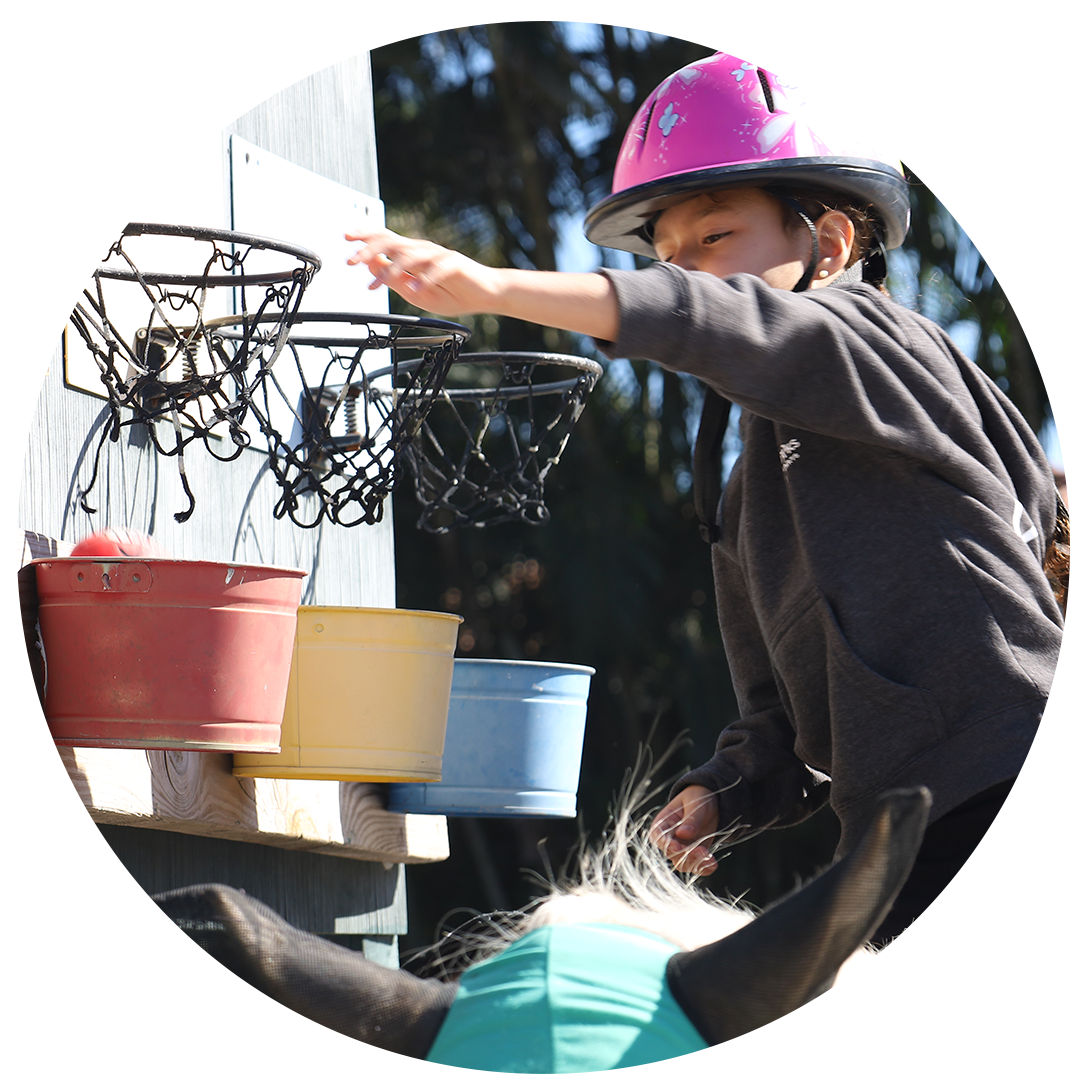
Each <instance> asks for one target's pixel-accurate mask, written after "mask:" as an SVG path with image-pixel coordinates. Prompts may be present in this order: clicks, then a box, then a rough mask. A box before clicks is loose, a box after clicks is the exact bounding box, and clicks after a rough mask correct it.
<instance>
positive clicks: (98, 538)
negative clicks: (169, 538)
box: [71, 525, 169, 559]
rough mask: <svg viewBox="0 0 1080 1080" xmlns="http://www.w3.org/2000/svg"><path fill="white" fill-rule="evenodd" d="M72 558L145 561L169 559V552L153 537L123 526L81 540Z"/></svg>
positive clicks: (111, 527) (113, 527)
mask: <svg viewBox="0 0 1080 1080" xmlns="http://www.w3.org/2000/svg"><path fill="white" fill-rule="evenodd" d="M71 555H72V557H73V558H74V557H80V558H84V559H100V558H106V559H107V558H110V557H111V558H116V557H118V556H124V555H127V556H136V557H141V558H144V559H167V558H169V555H168V552H166V551H165V549H164V548H163V547H162V546H161V545H160V544H159V543H158V542H157V541H156V540H155V539H154V538H153V537H152V536H146V535H144V534H143V533H140V532H135V530H134V529H128V528H125V527H123V526H113V525H110V526H109V527H108V528H107V529H102V530H101V531H100V532H96V533H94V534H93V535H92V536H88V537H87V538H86V539H85V540H80V541H79V542H78V543H77V544H76V545H75V547H74V548H73V549H72V551H71Z"/></svg>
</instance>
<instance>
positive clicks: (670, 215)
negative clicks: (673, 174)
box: [653, 188, 810, 289]
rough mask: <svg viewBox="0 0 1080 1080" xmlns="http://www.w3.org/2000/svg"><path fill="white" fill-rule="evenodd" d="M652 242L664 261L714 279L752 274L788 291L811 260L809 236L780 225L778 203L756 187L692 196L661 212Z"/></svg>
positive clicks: (782, 223)
mask: <svg viewBox="0 0 1080 1080" xmlns="http://www.w3.org/2000/svg"><path fill="white" fill-rule="evenodd" d="M653 246H654V248H655V249H656V254H657V256H658V257H659V258H660V259H662V260H663V261H664V262H670V263H674V264H675V265H676V266H679V267H682V268H683V269H684V270H703V271H704V272H705V273H707V274H712V275H714V276H715V277H729V276H730V275H732V274H753V275H754V276H755V277H759V278H761V279H762V280H763V281H765V282H766V283H767V284H769V285H772V286H773V287H774V288H777V289H791V288H792V287H793V286H794V285H795V284H796V283H797V282H798V281H799V279H800V278H801V277H802V274H803V271H804V270H805V268H806V262H807V260H808V259H809V258H810V234H809V232H808V231H806V230H802V231H800V232H798V233H792V232H790V231H789V230H788V229H787V228H786V227H785V215H784V210H783V207H782V206H781V204H780V203H779V202H777V200H776V199H774V198H773V197H772V196H771V195H766V194H765V192H763V191H761V190H760V189H758V188H731V189H726V190H721V191H714V192H706V193H704V194H702V195H695V196H693V197H692V198H689V199H687V200H686V201H685V202H681V203H676V205H675V206H671V207H669V208H668V209H667V210H665V211H664V212H663V213H662V214H661V215H660V217H659V218H658V219H657V221H656V225H655V228H654V232H653Z"/></svg>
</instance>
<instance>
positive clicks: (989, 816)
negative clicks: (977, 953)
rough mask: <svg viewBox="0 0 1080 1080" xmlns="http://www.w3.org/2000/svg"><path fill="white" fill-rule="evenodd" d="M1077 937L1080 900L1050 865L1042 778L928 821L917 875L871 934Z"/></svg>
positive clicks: (1008, 785) (1002, 787)
mask: <svg viewBox="0 0 1080 1080" xmlns="http://www.w3.org/2000/svg"><path fill="white" fill-rule="evenodd" d="M913 922H914V924H915V930H916V932H917V933H918V934H919V935H921V936H923V937H1077V936H1080V902H1078V901H1077V900H1075V899H1074V897H1072V895H1070V893H1069V892H1067V891H1066V889H1065V888H1064V887H1062V886H1061V885H1058V882H1057V881H1056V879H1055V878H1054V877H1053V876H1052V875H1051V874H1050V870H1049V869H1048V860H1047V852H1045V840H1044V804H1043V797H1042V779H1041V778H1040V777H1015V778H1014V779H1012V780H1008V781H1005V782H1004V783H1001V784H996V785H995V786H994V787H989V788H987V789H986V791H985V792H981V793H980V794H978V795H976V796H975V797H974V798H971V799H968V801H967V802H963V804H961V805H960V806H958V807H957V808H956V809H955V810H950V811H949V812H948V813H947V814H945V815H944V816H942V818H940V819H939V820H937V821H935V822H934V823H933V824H932V825H930V826H928V828H927V833H926V837H924V839H923V841H922V847H921V848H920V849H919V854H918V858H917V859H916V862H915V867H914V869H913V870H912V876H910V877H909V878H908V879H907V883H906V885H905V886H904V888H903V889H902V890H901V892H900V895H899V896H897V897H896V902H895V904H893V906H892V909H891V910H890V912H889V914H888V915H887V916H886V919H885V921H883V922H882V923H881V926H880V927H878V930H877V932H876V933H875V934H874V937H873V939H872V940H873V941H874V942H875V944H883V943H885V942H887V941H888V940H889V939H890V937H894V936H895V935H896V934H899V933H902V932H903V931H904V930H906V929H907V928H908V927H910V926H912V924H913Z"/></svg>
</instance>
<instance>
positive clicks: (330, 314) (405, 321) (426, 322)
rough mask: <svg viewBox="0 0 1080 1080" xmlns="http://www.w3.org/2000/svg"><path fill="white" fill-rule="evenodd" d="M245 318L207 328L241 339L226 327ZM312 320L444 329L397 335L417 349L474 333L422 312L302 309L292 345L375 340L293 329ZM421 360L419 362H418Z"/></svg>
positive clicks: (267, 318) (226, 319)
mask: <svg viewBox="0 0 1080 1080" xmlns="http://www.w3.org/2000/svg"><path fill="white" fill-rule="evenodd" d="M243 321H244V317H243V316H242V315H223V316H221V317H220V318H217V319H208V320H207V322H206V329H207V330H208V331H212V332H214V333H216V334H218V336H219V337H223V338H225V339H226V340H228V341H239V340H242V339H243V337H244V336H245V335H244V334H243V333H240V332H237V331H235V330H233V331H229V330H224V331H223V330H222V327H228V326H235V325H237V324H239V323H242V322H243ZM277 321H278V320H277V319H276V318H275V317H274V316H273V315H261V316H259V317H257V318H250V319H248V324H249V325H250V324H252V323H255V324H258V323H260V322H269V323H273V322H277ZM304 322H311V323H348V324H349V325H350V326H370V325H372V324H375V325H384V326H400V327H402V328H406V327H408V328H413V329H421V330H440V331H443V334H442V335H440V336H436V337H407V338H395V339H394V342H393V343H394V344H395V345H411V346H415V347H417V348H421V347H423V348H426V347H428V346H431V345H442V344H443V343H444V342H446V341H447V340H448V339H449V338H451V337H460V338H461V341H462V344H464V343H465V342H466V341H468V340H469V338H470V337H471V336H472V331H471V330H470V329H469V328H468V327H467V326H462V325H461V324H460V323H455V322H448V321H447V320H445V319H431V318H427V317H426V316H422V315H391V314H389V313H387V314H378V313H371V312H346V311H307V312H305V311H298V312H297V313H296V316H295V317H294V318H293V320H292V324H291V326H290V328H289V339H288V340H289V344H291V345H313V346H329V345H337V346H341V347H348V346H359V345H366V344H368V342H369V341H370V340H371V339H370V338H362V337H346V336H344V335H339V336H336V337H319V336H314V337H308V336H299V335H296V334H294V333H293V332H292V328H293V327H295V326H296V325H297V324H299V323H304ZM417 362H419V361H417Z"/></svg>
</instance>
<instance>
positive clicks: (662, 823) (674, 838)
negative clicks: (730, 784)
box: [649, 784, 720, 877]
mask: <svg viewBox="0 0 1080 1080" xmlns="http://www.w3.org/2000/svg"><path fill="white" fill-rule="evenodd" d="M719 821H720V808H719V806H718V805H717V802H716V793H715V792H713V791H710V790H709V789H708V788H707V787H702V786H701V785H699V784H691V785H690V786H689V787H687V788H684V789H683V790H682V791H680V792H679V794H678V795H676V796H675V798H674V799H672V800H671V802H669V803H668V804H667V806H665V807H664V808H663V810H661V811H660V812H659V813H658V814H657V815H656V818H655V819H654V821H653V823H652V828H651V829H650V830H649V836H650V838H651V839H652V842H653V843H654V844H655V845H656V846H657V847H658V848H659V849H660V850H661V851H662V852H663V853H664V855H666V856H667V858H669V859H670V860H671V862H672V865H673V866H674V867H675V869H676V870H680V871H683V872H685V873H691V874H697V875H699V876H700V877H708V876H709V874H711V873H712V872H713V871H714V870H715V869H716V860H715V859H714V858H713V857H712V855H711V854H710V853H709V849H708V848H707V847H706V846H705V845H704V844H703V843H701V841H707V840H708V838H709V837H710V836H712V835H713V833H715V832H716V827H717V825H718V824H719Z"/></svg>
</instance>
